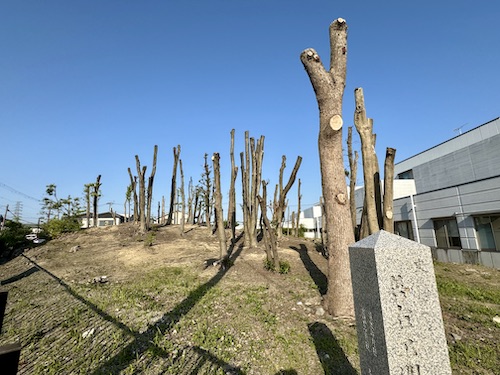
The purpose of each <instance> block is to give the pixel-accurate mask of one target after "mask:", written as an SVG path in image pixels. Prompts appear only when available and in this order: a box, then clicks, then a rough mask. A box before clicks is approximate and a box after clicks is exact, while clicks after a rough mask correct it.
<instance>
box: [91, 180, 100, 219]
mask: <svg viewBox="0 0 500 375" xmlns="http://www.w3.org/2000/svg"><path fill="white" fill-rule="evenodd" d="M93 188H94V191H93V192H92V197H93V199H94V202H93V203H94V227H97V224H98V222H99V214H98V212H97V202H98V201H99V196H100V193H99V190H100V188H101V175H99V176H97V179H96V182H95V183H94V186H93Z"/></svg>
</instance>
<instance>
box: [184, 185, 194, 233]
mask: <svg viewBox="0 0 500 375" xmlns="http://www.w3.org/2000/svg"><path fill="white" fill-rule="evenodd" d="M193 195H194V188H193V178H192V177H191V178H189V183H188V199H187V206H188V214H187V219H186V221H187V222H188V223H190V224H193V216H194V213H193V199H194V196H193Z"/></svg>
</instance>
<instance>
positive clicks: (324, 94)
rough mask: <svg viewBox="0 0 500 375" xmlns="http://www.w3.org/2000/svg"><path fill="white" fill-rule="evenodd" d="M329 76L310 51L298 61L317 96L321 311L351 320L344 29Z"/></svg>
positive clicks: (336, 36)
mask: <svg viewBox="0 0 500 375" xmlns="http://www.w3.org/2000/svg"><path fill="white" fill-rule="evenodd" d="M330 51H331V52H330V71H328V72H327V71H326V70H325V68H324V66H323V64H322V63H321V60H320V58H319V56H318V54H317V53H316V51H315V50H314V49H306V50H305V51H303V52H302V53H301V55H300V58H301V61H302V63H303V65H304V67H305V69H306V71H307V73H308V75H309V78H310V80H311V84H312V86H313V88H314V92H315V93H316V99H317V102H318V107H319V114H320V131H319V139H318V146H319V156H320V165H321V179H322V188H323V197H324V199H325V216H326V223H324V224H326V225H323V228H326V231H327V233H328V237H327V241H328V242H327V248H328V252H329V258H328V291H327V294H326V295H325V308H326V310H327V311H328V312H329V313H330V314H331V315H333V316H336V317H340V316H349V317H352V316H353V315H354V303H353V296H352V283H351V272H350V266H349V252H348V246H349V245H350V244H352V243H353V242H354V233H353V230H352V221H351V212H350V210H349V205H348V204H347V200H348V199H347V184H346V180H345V170H344V163H343V156H342V124H343V120H342V97H343V94H344V87H345V79H346V62H347V24H346V22H345V20H343V19H342V18H339V19H337V20H335V21H334V22H332V24H331V25H330Z"/></svg>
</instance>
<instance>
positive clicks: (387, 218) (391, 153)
mask: <svg viewBox="0 0 500 375" xmlns="http://www.w3.org/2000/svg"><path fill="white" fill-rule="evenodd" d="M395 157H396V149H394V148H390V147H387V150H386V153H385V163H384V230H385V231H387V232H390V233H394V212H393V207H392V205H393V200H394V159H395Z"/></svg>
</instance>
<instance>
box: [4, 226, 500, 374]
mask: <svg viewBox="0 0 500 375" xmlns="http://www.w3.org/2000/svg"><path fill="white" fill-rule="evenodd" d="M149 242H151V243H152V246H147V244H148V243H149ZM318 248H319V246H317V244H316V243H315V242H313V241H311V240H306V239H299V238H294V237H286V236H285V237H284V238H283V239H282V240H281V241H280V247H279V254H280V257H281V259H282V260H285V261H286V262H288V263H289V264H290V270H291V271H290V273H289V274H286V275H281V274H279V273H277V272H275V273H272V272H269V271H267V270H265V269H264V267H263V264H264V260H265V252H264V250H263V249H262V248H243V246H242V239H240V241H239V242H237V243H236V245H235V246H234V249H233V257H232V262H234V263H233V264H232V266H231V267H230V268H228V269H227V271H226V272H224V274H223V278H222V279H217V283H218V284H219V286H220V287H221V288H222V289H223V290H238V288H241V290H242V291H243V290H244V288H250V289H251V288H254V289H253V291H254V292H255V293H262V294H260V295H259V298H262V300H263V301H264V300H265V304H264V306H257V307H259V309H260V310H258V313H261V314H262V313H263V312H264V313H265V314H268V315H266V316H264V317H263V318H264V319H267V318H269V317H271V318H273V319H276V321H278V322H281V323H280V324H278V325H272V324H267V323H265V324H264V325H262V328H258V327H257V328H256V327H255V326H254V327H252V324H253V321H252V320H253V319H256V318H255V317H252V316H248V317H243V315H241V314H240V316H238V306H228V305H227V303H228V302H227V301H231V299H234V297H232V296H223V295H221V296H220V298H224V297H227V300H224V302H220V303H218V304H217V303H216V304H215V305H211V306H205V308H209V309H213V310H214V311H215V312H211V314H215V315H214V316H215V318H214V324H218V325H221V326H225V327H232V328H229V330H230V331H231V330H233V331H232V333H233V334H234V335H233V336H234V342H231V343H230V344H229V345H228V346H229V347H231V346H233V347H234V348H231V349H230V350H234V351H235V352H234V353H233V354H232V355H230V356H229V355H228V354H227V352H222V353H219V352H217V350H216V349H215V348H213V347H211V348H204V347H200V346H198V345H196V343H194V341H195V340H193V338H192V336H190V335H192V334H195V335H198V334H199V333H197V332H195V328H196V326H197V324H198V325H199V324H201V323H200V322H199V321H198V319H197V318H196V315H195V314H197V313H199V312H198V310H196V309H197V308H198V307H199V306H198V305H199V304H200V303H199V301H200V300H199V299H196V298H198V297H197V296H196V295H193V293H191V294H189V296H188V297H187V298H185V299H184V300H183V299H182V298H181V299H180V300H179V299H178V300H171V301H169V300H168V298H167V297H165V300H164V301H159V302H161V303H163V309H166V310H168V309H170V308H171V310H170V311H169V312H168V313H165V312H164V311H155V310H154V309H150V310H148V308H147V303H148V301H145V302H144V303H143V302H139V303H136V306H129V307H127V308H124V307H116V306H114V305H111V306H108V307H99V306H98V303H97V302H92V301H93V299H92V298H97V297H96V296H98V294H97V293H101V295H102V293H103V291H104V293H106V292H107V293H113V291H115V290H118V289H119V286H120V285H126V284H127V283H128V282H129V281H134V280H136V279H138V278H140V277H141V275H145V274H148V273H150V272H154V271H155V270H158V269H161V268H164V267H180V268H187V269H190V270H192V271H193V272H194V274H196V275H197V276H196V277H198V278H199V279H200V280H201V281H200V282H201V283H203V282H206V284H209V283H211V282H212V280H214V279H216V278H217V275H220V272H221V271H220V267H219V266H218V265H216V266H214V263H215V262H216V261H217V259H218V258H219V254H220V251H219V245H218V241H217V238H216V236H213V235H210V234H209V231H208V228H206V227H199V226H186V227H185V231H184V234H183V235H182V236H181V235H180V231H179V227H177V226H169V227H160V228H156V229H155V230H154V231H152V232H149V233H148V234H147V235H146V236H143V235H139V234H138V232H137V227H136V226H134V225H132V224H123V225H120V226H110V227H105V228H91V229H86V230H84V231H81V232H77V233H71V234H65V235H63V236H61V237H60V238H58V239H56V240H52V241H49V242H48V243H46V244H44V245H42V246H39V247H36V248H32V249H29V250H27V251H25V252H24V254H23V255H21V256H19V257H17V258H15V259H13V260H11V261H9V262H7V263H5V264H3V265H0V280H2V285H3V289H6V290H9V304H8V306H7V315H6V319H5V326H7V329H5V328H4V331H6V332H5V334H4V337H0V344H5V343H7V342H10V341H12V340H13V339H16V340H19V341H21V343H22V345H23V349H22V351H21V363H20V369H19V374H32V373H54V374H73V373H82V374H85V373H92V374H100V373H113V374H122V373H123V374H125V373H147V374H161V373H178V374H181V373H182V374H184V373H186V374H187V373H198V372H192V371H194V370H192V368H195V367H196V366H198V367H199V369H198V367H196V368H197V369H198V370H196V371H199V373H221V374H222V373H225V374H243V373H246V374H276V375H277V374H321V373H325V374H357V373H359V358H358V355H357V349H356V347H357V343H356V332H355V325H354V321H353V320H347V321H345V320H336V319H332V318H331V317H330V316H328V315H327V314H324V311H322V309H321V302H322V294H323V293H324V292H325V291H326V282H327V278H326V277H327V276H326V275H327V274H328V273H327V259H326V258H325V257H324V256H323V255H322V254H321V253H320V252H319V251H318ZM34 265H35V268H36V270H44V271H45V272H36V273H35V271H36V270H34V267H33V266H34ZM436 272H437V273H438V272H439V273H441V274H443V275H446V277H447V278H448V279H450V280H453V279H456V280H461V281H464V280H465V281H467V282H468V283H470V285H476V286H479V287H480V286H484V285H488V286H489V287H491V288H493V289H495V288H500V277H499V275H500V272H498V271H496V270H493V269H486V268H484V267H480V266H472V265H453V264H446V265H443V264H441V265H438V266H437V271H436ZM34 273H35V274H34ZM47 275H49V276H50V277H47ZM101 283H105V285H106V288H109V289H102V290H98V289H93V286H94V285H96V284H97V285H99V284H101ZM206 284H203V285H206ZM54 285H56V286H57V285H58V288H57V287H55V286H54ZM179 285H182V284H179ZM203 285H202V286H203ZM211 285H214V284H211ZM207 288H208V287H207ZM210 288H211V287H210ZM259 288H260V289H259ZM198 289H199V290H201V291H202V292H203V293H207V290H208V289H200V288H198ZM68 291H69V293H68ZM252 293H253V292H252ZM204 295H205V294H204ZM99 298H101V297H99ZM141 298H142V297H141ZM144 298H153V299H159V298H164V297H161V296H160V294H158V295H157V294H153V295H151V296H149V295H146V296H144ZM183 298H184V297H183ZM189 298H192V299H196V302H192V303H191V302H190V301H189ZM100 301H101V302H102V300H100ZM246 301H247V302H248V301H250V302H252V301H251V300H246ZM157 302H158V301H157ZM441 304H442V309H443V318H444V322H445V330H446V334H447V339H448V343H449V345H454V344H457V342H459V343H464V342H468V341H470V340H472V341H473V342H481V343H486V344H487V346H491V347H492V349H493V350H495V346H498V344H497V342H498V341H500V340H499V338H500V337H499V332H500V329H499V326H495V325H494V323H493V324H491V322H489V323H485V325H484V327H482V326H480V325H478V324H477V322H476V321H473V319H467V316H468V315H467V314H468V313H467V311H465V312H463V313H462V312H458V313H457V308H456V306H457V300H456V299H455V298H441ZM101 305H102V306H104V304H101ZM490 305H491V306H490ZM82 306H83V307H82ZM145 306H146V307H145ZM185 306H188V310H192V311H183V309H184V307H185ZM484 306H485V307H490V308H491V309H493V310H495V309H498V305H496V304H488V303H487V302H486V303H485V304H484ZM199 308H201V307H199ZM54 309H55V311H56V312H54ZM491 309H490V310H491ZM84 310H85V311H84ZM87 310H88V311H87ZM199 311H203V310H199ZM256 311H257V310H256ZM77 313H78V314H79V315H78V322H77V323H75V322H70V323H68V322H69V321H71V320H72V319H73V318H74V319H76V318H75V317H76V316H77ZM175 314H178V315H179V316H176V315H175ZM499 315H500V312H499ZM82 316H83V318H82ZM211 317H212V315H208V320H210V319H212V318H211ZM261 318H262V317H261ZM165 319H167V320H168V319H173V320H174V323H175V324H178V325H179V326H175V325H174V323H168V324H167V323H164V321H165ZM182 319H189V324H187V323H186V324H184V323H183V322H182ZM235 319H239V320H237V322H238V323H237V324H236V327H233V326H231V324H234V323H232V321H233V320H235ZM488 319H489V318H488ZM490 320H491V319H490ZM158 322H160V323H158ZM209 323H210V322H209ZM266 324H267V325H266ZM89 327H90V328H89ZM248 327H252V328H251V329H250V328H248ZM269 327H271V328H272V329H271V330H269V329H268V328H269ZM94 329H96V330H97V331H96V333H94ZM68 331H69V332H70V333H71V334H72V335H73V336H75V337H77V339H72V338H71V334H70V333H68ZM157 331H160V332H163V333H164V336H165V337H166V338H167V339H168V340H169V343H170V344H169V345H173V346H172V347H171V348H170V347H169V348H170V349H168V350H167V349H164V350H165V351H166V352H168V353H169V354H168V355H169V356H172V355H173V354H171V353H175V355H174V357H175V358H174V359H175V361H178V359H179V358H181V357H182V358H184V355H185V354H186V353H188V354H186V356H187V357H186V358H197V359H196V360H193V361H194V362H193V363H197V364H196V366H195V365H192V366H195V367H192V368H191V370H189V368H190V367H189V366H188V365H184V367H185V369H188V370H185V369H182V370H180V369H177V370H176V368H175V367H172V366H171V365H169V366H170V367H168V368H169V370H168V371H165V370H164V369H165V368H167V367H165V366H166V365H165V364H163V365H161V363H160V364H159V362H147V361H146V359H144V358H146V357H144V353H145V352H144V349H141V347H142V346H147V345H151V342H153V341H154V340H155V337H156V333H157ZM75 332H77V333H76V334H75ZM97 332H98V333H97ZM89 335H93V337H94V341H95V342H96V343H97V342H98V341H99V340H100V344H101V345H103V343H107V344H106V345H103V346H106V348H108V349H106V350H108V351H107V352H99V351H98V349H89V348H87V347H86V348H85V350H86V351H88V352H87V353H86V354H85V355H81V356H80V357H79V358H75V356H77V354H75V353H76V349H75V348H73V349H71V346H69V345H68V343H70V342H73V341H71V340H76V341H75V344H74V345H76V348H79V347H80V346H81V345H84V343H82V342H81V340H82V337H84V338H85V337H87V336H89ZM110 335H111V336H112V337H113V339H111V338H110V337H111V336H110ZM226 336H227V335H226ZM224 337H225V336H221V337H220V340H223V339H224ZM276 337H279V340H278V341H276ZM295 338H299V339H300V341H298V342H297V341H293V340H294V339H295ZM325 338H326V339H325ZM133 340H135V341H133ZM325 340H326V341H325ZM109 342H114V345H115V346H110V344H109ZM134 342H139V344H133V343H134ZM259 342H261V343H260V344H259ZM132 344H133V345H132ZM47 345H48V346H47ZM96 345H97V344H96ZM130 345H132V346H131V347H132V348H133V353H132V355H133V356H134V358H135V356H137V360H136V361H135V362H134V366H136V367H135V370H134V369H133V368H132V367H131V366H132V365H131V364H129V367H127V368H126V367H122V365H121V363H119V360H120V358H123V357H124V356H125V354H126V353H124V352H123V351H124V350H125V349H124V347H126V348H128V347H129V346H130ZM155 345H156V346H155V347H156V349H155V350H160V349H158V348H160V347H161V348H164V347H165V345H167V344H166V343H165V342H163V343H162V344H161V345H160V344H155ZM216 345H217V344H216ZM325 345H326V347H329V348H330V349H325ZM93 347H94V346H92V348H93ZM332 347H334V348H335V351H329V350H332V349H331V348H332ZM186 348H188V349H186ZM141 350H142V351H141ZM148 350H149V349H148ZM162 350H163V349H162ZM160 351H161V350H160ZM273 351H274V352H273ZM276 351H278V352H279V353H278V354H276ZM181 352H183V353H184V354H182V356H181V354H179V353H181ZM281 352H283V353H281ZM71 353H73V354H71ZM138 353H139V354H138ZM140 353H143V357H140ZM213 353H218V355H219V356H218V357H217V356H216V355H215V354H213ZM127 355H128V354H127ZM164 355H165V356H166V354H164ZM226 355H228V356H229V357H231V358H235V359H234V361H232V360H231V361H229V360H226V359H225V360H222V359H221V358H222V357H224V358H225V356H226ZM90 356H94V357H96V359H95V361H97V362H90V363H91V364H88V362H84V361H85V360H87V359H84V358H85V357H90ZM98 357H101V358H100V359H99V358H98ZM108 357H111V358H114V361H115V362H113V361H112V362H111V363H108V362H109V361H108V362H106V360H105V359H104V358H108ZM160 357H161V355H160ZM55 358H57V359H55ZM61 358H63V359H61ZM155 358H156V357H155ZM200 358H203V361H201V360H200ZM169 360H172V361H173V359H172V358H170V359H169ZM92 361H94V359H92ZM151 361H152V360H151ZM164 361H166V359H164ZM175 361H174V362H175ZM196 361H197V362H196ZM101 362H105V363H106V366H108V365H109V367H101V366H100V365H99V363H101ZM160 362H161V361H160ZM229 362H231V364H229ZM95 363H98V365H96V364H95ZM176 363H177V362H176ZM200 363H211V365H212V367H211V368H209V369H205V370H201V368H202V365H201V364H200ZM289 364H291V365H290V366H292V365H293V367H292V368H290V367H289ZM233 365H234V367H233ZM498 365H500V361H499V363H498ZM72 366H73V367H72ZM84 366H93V368H96V367H97V370H95V371H90V372H86V371H85V369H83V367H84ZM113 366H114V367H113ZM140 366H143V368H144V369H146V368H147V370H143V371H141V370H138V368H141V367H140ZM161 366H164V367H161ZM203 366H206V365H203ZM493 366H494V365H493ZM497 367H498V366H497ZM110 368H111V369H113V370H109V369H110ZM162 368H163V370H162ZM238 368H242V369H244V370H245V371H243V370H242V371H240V370H238ZM158 369H160V370H158ZM220 369H222V372H220V371H221V370H220ZM233 370H234V371H233ZM169 371H170V372H169ZM186 371H187V372H186ZM218 371H219V372H218ZM454 373H464V374H469V373H470V374H475V373H478V374H479V373H480V374H483V373H484V374H494V372H491V371H484V372H481V371H475V370H474V371H470V372H469V371H468V370H467V369H466V366H462V365H461V366H458V367H457V368H455V369H454Z"/></svg>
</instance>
